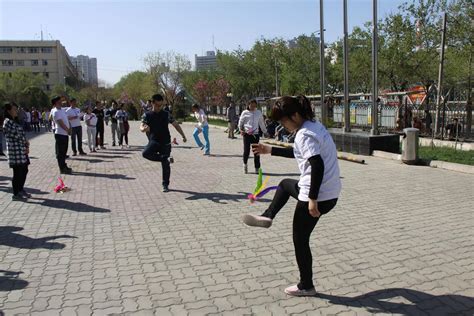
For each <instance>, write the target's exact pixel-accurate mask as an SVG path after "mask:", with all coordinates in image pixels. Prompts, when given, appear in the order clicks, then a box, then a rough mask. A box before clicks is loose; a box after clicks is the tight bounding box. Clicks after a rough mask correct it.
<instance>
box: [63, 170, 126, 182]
mask: <svg viewBox="0 0 474 316" xmlns="http://www.w3.org/2000/svg"><path fill="white" fill-rule="evenodd" d="M72 174H73V175H76V176H86V177H99V178H107V179H113V180H135V178H132V177H129V176H127V175H124V174H107V173H97V172H81V171H73V172H72Z"/></svg>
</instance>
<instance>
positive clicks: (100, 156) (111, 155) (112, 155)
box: [91, 153, 130, 159]
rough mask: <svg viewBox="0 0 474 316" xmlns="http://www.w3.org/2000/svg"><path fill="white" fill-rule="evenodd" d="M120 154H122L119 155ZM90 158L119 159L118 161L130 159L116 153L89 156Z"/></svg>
mask: <svg viewBox="0 0 474 316" xmlns="http://www.w3.org/2000/svg"><path fill="white" fill-rule="evenodd" d="M103 154H107V153H103ZM120 154H122V153H120ZM91 157H94V158H106V159H114V158H119V159H130V157H128V156H121V155H117V154H116V153H110V155H100V154H99V155H96V154H94V155H91Z"/></svg>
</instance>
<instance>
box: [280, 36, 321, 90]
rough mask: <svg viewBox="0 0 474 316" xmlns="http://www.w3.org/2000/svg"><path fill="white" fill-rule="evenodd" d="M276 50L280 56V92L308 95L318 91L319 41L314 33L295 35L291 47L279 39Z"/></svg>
mask: <svg viewBox="0 0 474 316" xmlns="http://www.w3.org/2000/svg"><path fill="white" fill-rule="evenodd" d="M276 52H277V56H281V57H280V58H281V68H280V69H281V70H280V78H281V92H282V94H289V95H295V94H307V95H310V94H316V93H318V92H319V89H320V84H319V68H320V65H319V42H318V41H317V39H316V36H315V35H314V34H313V35H311V36H306V35H301V36H299V37H297V38H296V40H295V42H294V45H293V47H288V46H287V45H286V43H284V42H282V41H280V42H279V43H278V44H277V51H276ZM277 58H278V57H277Z"/></svg>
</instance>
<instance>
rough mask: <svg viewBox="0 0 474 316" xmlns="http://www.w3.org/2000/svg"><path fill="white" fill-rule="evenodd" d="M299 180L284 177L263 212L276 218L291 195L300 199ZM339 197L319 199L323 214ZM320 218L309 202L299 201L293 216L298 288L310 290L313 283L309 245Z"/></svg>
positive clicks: (320, 210)
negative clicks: (314, 214)
mask: <svg viewBox="0 0 474 316" xmlns="http://www.w3.org/2000/svg"><path fill="white" fill-rule="evenodd" d="M298 194H299V187H298V181H297V180H293V179H284V180H282V181H281V182H280V184H279V185H278V189H277V191H276V193H275V196H274V197H273V201H272V203H271V204H270V206H269V207H268V209H267V210H266V211H265V212H264V213H263V214H262V215H263V216H266V217H269V218H272V219H273V218H275V216H276V215H277V214H278V212H279V211H280V210H281V209H282V208H283V206H285V204H286V202H288V199H289V198H290V196H292V197H293V198H295V199H298ZM336 203H337V199H332V200H327V201H321V202H320V201H318V210H319V212H320V213H321V215H324V214H326V213H328V212H329V211H330V210H332V209H333V208H334V206H336ZM318 220H319V218H318V217H313V216H311V215H310V214H309V210H308V202H302V201H298V203H297V204H296V209H295V215H294V217H293V244H294V246H295V254H296V262H297V263H298V269H299V270H300V283H298V288H300V289H302V290H309V289H311V288H313V287H314V285H313V257H312V255H311V248H310V247H309V238H310V236H311V233H312V231H313V229H314V227H315V226H316V224H317V223H318Z"/></svg>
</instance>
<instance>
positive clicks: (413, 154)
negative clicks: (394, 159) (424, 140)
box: [402, 128, 420, 165]
mask: <svg viewBox="0 0 474 316" xmlns="http://www.w3.org/2000/svg"><path fill="white" fill-rule="evenodd" d="M419 133H420V130H419V129H417V128H405V129H404V130H403V139H402V161H403V162H404V163H406V164H408V165H414V164H416V163H417V162H418V135H419Z"/></svg>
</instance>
